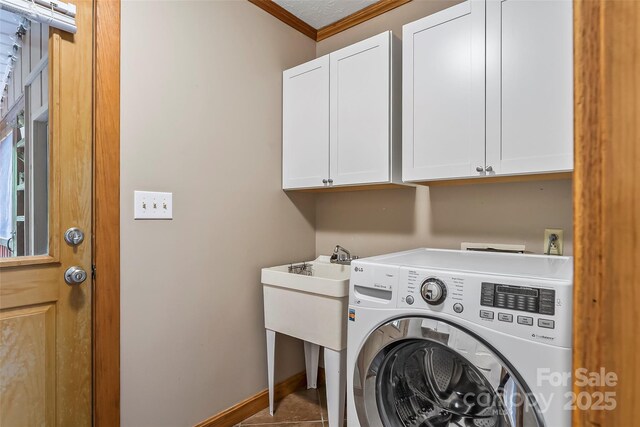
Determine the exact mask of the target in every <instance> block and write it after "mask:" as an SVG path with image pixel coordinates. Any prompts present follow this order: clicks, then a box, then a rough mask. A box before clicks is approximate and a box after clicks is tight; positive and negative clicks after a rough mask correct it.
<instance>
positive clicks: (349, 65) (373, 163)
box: [330, 32, 391, 185]
mask: <svg viewBox="0 0 640 427" xmlns="http://www.w3.org/2000/svg"><path fill="white" fill-rule="evenodd" d="M390 42H391V33H390V32H385V33H382V34H380V35H377V36H375V37H372V38H369V39H367V40H363V41H361V42H359V43H356V44H354V45H351V46H349V47H346V48H344V49H341V50H339V51H336V52H333V53H331V54H330V58H331V97H330V99H331V138H330V139H331V142H330V147H331V148H330V158H331V162H330V165H331V166H330V169H331V179H332V180H333V185H348V184H366V183H374V182H388V181H389V179H390V176H389V162H390V160H389V158H390V156H389V149H390V143H389V142H390V127H389V123H390V116H389V111H390V110H389V109H390V103H389V102H390V92H389V90H390V86H389V76H390V48H391V43H390Z"/></svg>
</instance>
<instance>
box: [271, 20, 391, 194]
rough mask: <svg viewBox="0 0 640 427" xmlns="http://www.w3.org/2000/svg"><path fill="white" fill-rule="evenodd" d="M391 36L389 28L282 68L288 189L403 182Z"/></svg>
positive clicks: (284, 185)
mask: <svg viewBox="0 0 640 427" xmlns="http://www.w3.org/2000/svg"><path fill="white" fill-rule="evenodd" d="M394 43H399V41H398V40H397V39H394V38H393V37H392V34H391V32H390V31H387V32H385V33H382V34H379V35H377V36H374V37H371V38H369V39H367V40H364V41H361V42H359V43H356V44H354V45H351V46H348V47H346V48H343V49H341V50H338V51H336V52H333V53H331V54H329V55H326V56H323V57H322V58H318V59H316V60H313V61H310V62H308V63H306V64H303V65H300V66H298V67H295V68H292V69H290V70H287V71H285V72H284V74H283V112H282V114H283V145H282V150H283V156H282V157H283V158H282V162H283V188H284V189H295V188H321V187H335V186H348V185H367V184H389V183H401V176H400V167H401V158H400V157H401V153H400V150H401V146H400V144H401V135H400V130H401V129H400V105H399V102H398V103H396V102H395V100H396V99H399V95H400V79H399V77H400V75H399V71H400V70H399V66H400V50H399V49H398V47H399V46H396V48H395V49H394V48H393V44H394ZM394 52H395V54H394ZM394 76H395V78H394ZM396 104H398V105H396Z"/></svg>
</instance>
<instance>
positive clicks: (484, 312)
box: [480, 310, 493, 320]
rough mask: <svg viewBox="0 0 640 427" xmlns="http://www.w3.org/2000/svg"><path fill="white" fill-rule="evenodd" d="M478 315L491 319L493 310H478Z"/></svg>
mask: <svg viewBox="0 0 640 427" xmlns="http://www.w3.org/2000/svg"><path fill="white" fill-rule="evenodd" d="M480 317H481V318H483V319H489V320H493V311H489V310H480Z"/></svg>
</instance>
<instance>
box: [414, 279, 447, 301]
mask: <svg viewBox="0 0 640 427" xmlns="http://www.w3.org/2000/svg"><path fill="white" fill-rule="evenodd" d="M420 293H421V294H422V298H423V299H424V300H425V301H426V302H427V304H430V305H439V304H442V303H443V302H444V300H445V298H446V297H447V287H446V286H445V284H444V283H443V282H442V280H440V279H436V278H434V277H430V278H428V279H427V280H425V281H424V282H422V287H421V288H420Z"/></svg>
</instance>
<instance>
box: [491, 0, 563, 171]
mask: <svg viewBox="0 0 640 427" xmlns="http://www.w3.org/2000/svg"><path fill="white" fill-rule="evenodd" d="M572 21H573V13H572V2H571V1H541V0H537V1H535V0H534V1H532V0H505V1H500V0H488V3H487V166H493V169H494V170H495V171H496V173H499V174H522V173H536V172H555V171H567V170H572V169H573V24H572Z"/></svg>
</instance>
